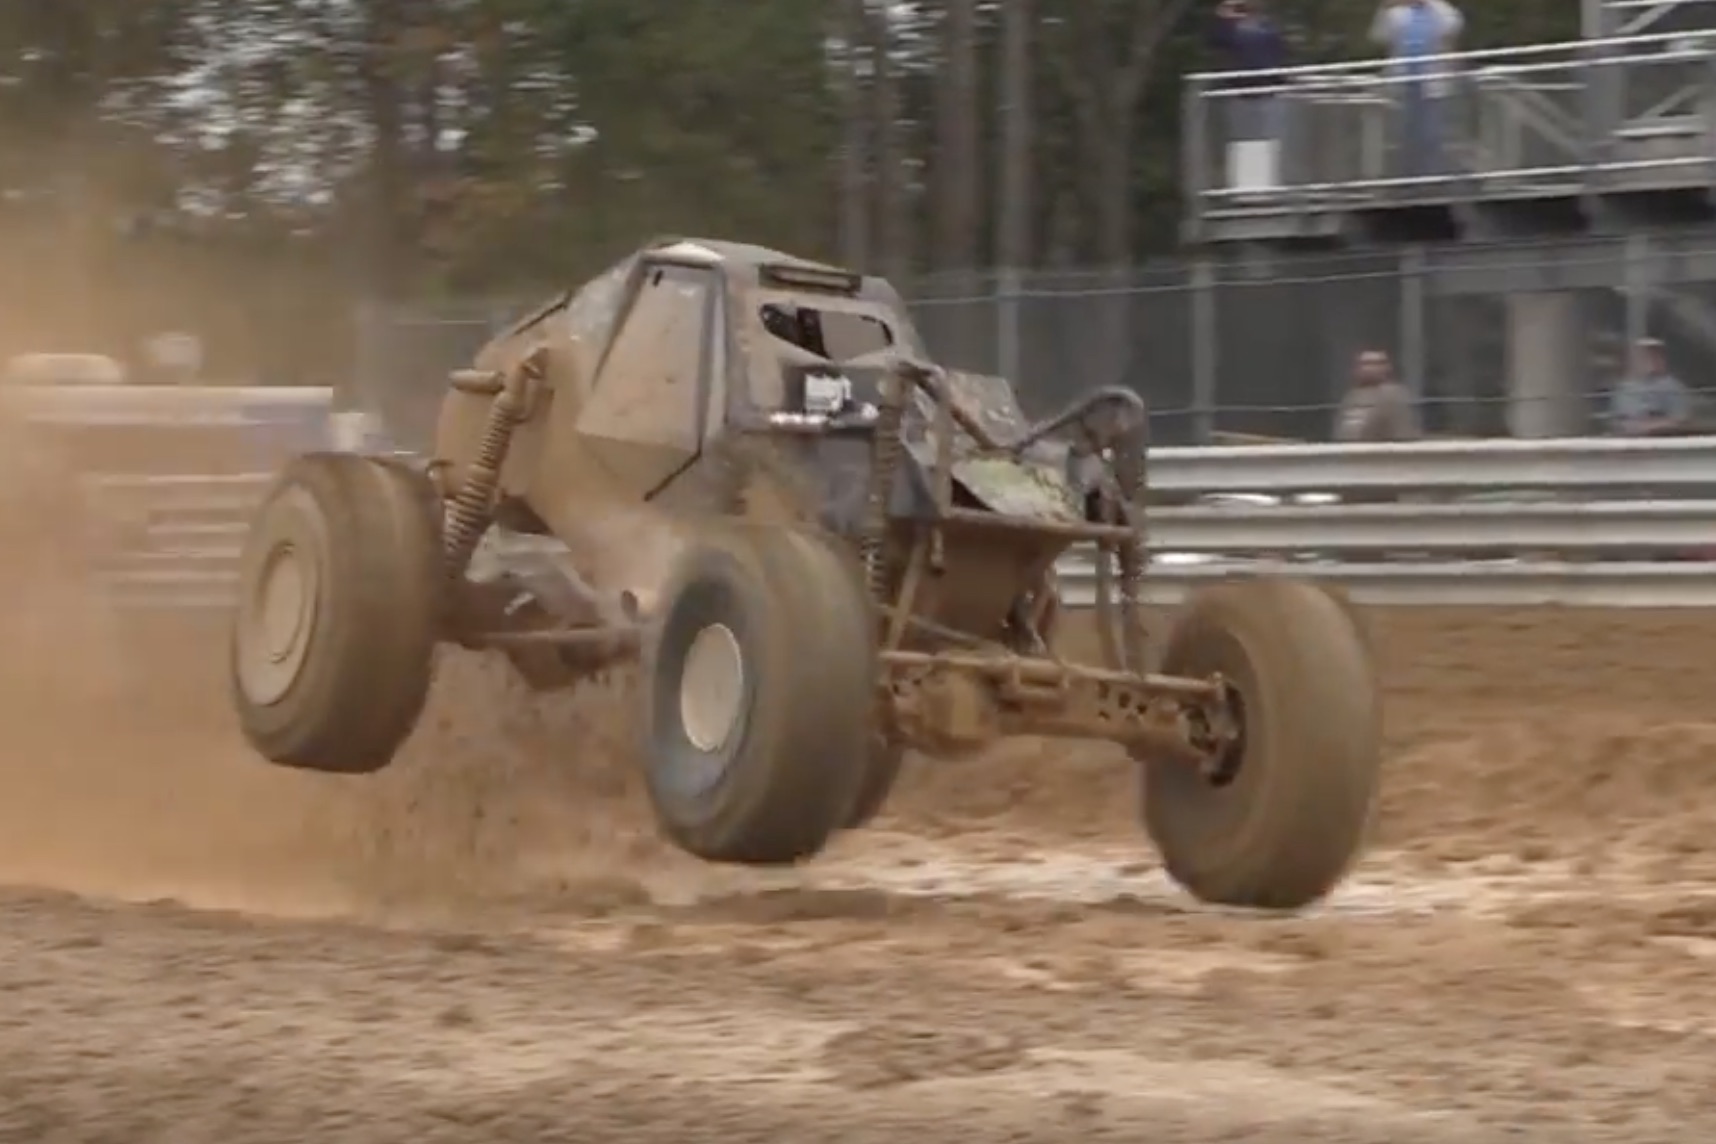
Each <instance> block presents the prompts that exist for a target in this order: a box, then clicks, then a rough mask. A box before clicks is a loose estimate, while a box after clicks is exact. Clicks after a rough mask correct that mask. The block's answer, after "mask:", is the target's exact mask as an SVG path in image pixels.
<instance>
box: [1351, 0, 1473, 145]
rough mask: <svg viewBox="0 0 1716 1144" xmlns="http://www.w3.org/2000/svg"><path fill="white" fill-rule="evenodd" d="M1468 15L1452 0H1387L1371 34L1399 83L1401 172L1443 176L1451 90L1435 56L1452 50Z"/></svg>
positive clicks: (1443, 66) (1375, 20)
mask: <svg viewBox="0 0 1716 1144" xmlns="http://www.w3.org/2000/svg"><path fill="white" fill-rule="evenodd" d="M1465 26H1466V20H1465V17H1464V16H1462V15H1461V14H1460V10H1459V9H1458V8H1456V7H1454V5H1453V4H1451V3H1449V2H1448V0H1383V2H1382V7H1380V8H1378V9H1377V11H1376V18H1375V19H1374V20H1372V21H1371V26H1370V36H1371V39H1373V40H1375V41H1376V42H1377V43H1378V44H1380V45H1381V46H1382V47H1383V48H1385V49H1386V50H1387V51H1388V55H1389V59H1390V65H1389V69H1388V75H1389V77H1390V79H1391V80H1392V81H1393V82H1394V84H1395V85H1397V90H1398V92H1399V95H1398V97H1397V99H1396V101H1395V102H1396V105H1397V106H1398V107H1399V109H1400V155H1401V173H1402V174H1403V175H1407V176H1410V177H1415V176H1429V175H1440V174H1443V173H1444V172H1445V170H1446V164H1445V161H1444V156H1443V153H1442V123H1443V118H1444V117H1443V110H1442V101H1443V99H1444V98H1445V97H1446V96H1447V94H1448V79H1447V71H1448V68H1447V65H1446V64H1444V63H1441V62H1438V61H1436V60H1434V59H1432V58H1431V57H1434V56H1438V55H1442V54H1444V53H1447V52H1451V51H1453V50H1454V44H1455V41H1456V40H1457V39H1458V37H1459V35H1460V32H1461V31H1462V30H1463V29H1464V28H1465Z"/></svg>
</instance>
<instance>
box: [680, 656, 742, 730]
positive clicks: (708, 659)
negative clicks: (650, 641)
mask: <svg viewBox="0 0 1716 1144" xmlns="http://www.w3.org/2000/svg"><path fill="white" fill-rule="evenodd" d="M744 696H745V655H744V653H743V652H742V651H740V650H739V638H738V637H737V636H735V635H734V634H733V631H732V629H731V628H728V627H727V626H726V625H725V624H710V625H709V626H708V627H706V628H704V629H703V630H702V631H700V632H698V633H697V635H696V637H695V638H694V639H693V640H692V641H691V646H690V647H689V648H688V649H686V652H685V666H684V667H683V668H682V669H681V671H680V675H679V722H680V725H681V726H682V727H684V728H685V737H686V738H687V739H689V740H691V745H692V746H694V747H696V748H697V749H698V750H699V751H709V752H714V751H718V750H720V749H721V748H722V747H724V746H726V745H727V740H728V739H729V738H730V737H731V736H732V734H733V731H734V728H736V727H737V726H738V724H739V712H740V710H741V708H742V707H743V705H744Z"/></svg>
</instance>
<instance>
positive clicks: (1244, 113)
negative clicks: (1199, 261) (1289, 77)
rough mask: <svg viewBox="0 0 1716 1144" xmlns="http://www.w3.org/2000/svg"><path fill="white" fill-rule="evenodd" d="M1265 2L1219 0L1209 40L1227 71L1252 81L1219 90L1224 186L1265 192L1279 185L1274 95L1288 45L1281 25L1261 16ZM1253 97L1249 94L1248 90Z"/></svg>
mask: <svg viewBox="0 0 1716 1144" xmlns="http://www.w3.org/2000/svg"><path fill="white" fill-rule="evenodd" d="M1263 3H1264V0H1222V2H1221V4H1220V5H1219V6H1218V7H1217V8H1216V10H1215V24H1214V26H1213V27H1212V28H1211V31H1210V38H1211V42H1212V43H1213V45H1214V46H1215V48H1216V50H1217V51H1219V52H1221V53H1222V56H1223V65H1222V66H1223V67H1224V69H1225V70H1228V71H1238V72H1250V73H1252V74H1251V75H1248V76H1245V77H1243V78H1239V79H1235V80H1231V81H1228V82H1227V83H1224V84H1222V85H1221V86H1222V88H1223V89H1224V90H1226V91H1231V92H1238V93H1239V94H1235V95H1229V96H1227V97H1226V99H1225V100H1224V102H1225V103H1226V104H1227V122H1228V135H1227V141H1228V150H1227V154H1228V184H1229V185H1230V186H1236V187H1240V186H1243V187H1248V188H1255V189H1263V187H1264V186H1273V185H1274V184H1275V183H1276V182H1277V181H1278V179H1277V171H1278V165H1279V153H1280V151H1279V149H1280V142H1281V133H1282V130H1281V129H1282V122H1283V116H1282V108H1283V106H1284V105H1283V102H1282V99H1281V96H1280V93H1279V92H1278V91H1272V90H1270V89H1271V88H1279V87H1280V86H1281V84H1283V83H1284V82H1286V77H1285V76H1283V75H1282V74H1281V69H1282V68H1284V67H1286V66H1287V40H1286V37H1285V36H1283V35H1282V34H1281V28H1280V25H1278V24H1277V23H1276V22H1275V20H1274V19H1273V18H1272V17H1271V16H1270V15H1269V13H1268V12H1267V11H1265V9H1264V6H1263ZM1253 88H1255V89H1258V90H1257V93H1256V94H1248V92H1249V90H1250V89H1253Z"/></svg>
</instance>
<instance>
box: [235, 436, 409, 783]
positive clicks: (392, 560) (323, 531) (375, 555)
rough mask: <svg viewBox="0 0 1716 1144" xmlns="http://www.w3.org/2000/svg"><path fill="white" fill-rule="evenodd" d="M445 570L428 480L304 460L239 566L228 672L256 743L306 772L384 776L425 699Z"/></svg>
mask: <svg viewBox="0 0 1716 1144" xmlns="http://www.w3.org/2000/svg"><path fill="white" fill-rule="evenodd" d="M440 567H441V566H440V527H439V522H438V521H437V519H436V517H435V513H434V501H433V497H432V496H431V495H428V493H427V490H426V488H425V487H424V480H423V478H422V477H421V476H419V475H418V474H415V473H412V472H410V471H408V470H406V469H404V468H402V467H400V466H398V465H396V464H392V463H390V462H386V461H382V460H378V459H375V458H370V457H363V456H357V455H354V454H346V453H315V454H310V455H307V456H304V457H300V458H298V459H297V460H295V461H293V462H292V463H291V465H289V466H288V467H287V469H286V471H285V472H284V473H283V474H282V475H281V477H280V479H279V481H278V482H276V484H275V486H274V488H273V489H272V491H271V492H270V493H269V494H268V496H267V497H266V498H265V499H264V501H263V503H262V505H261V507H260V508H259V509H258V510H257V514H256V516H255V518H254V520H253V521H252V524H251V527H250V531H249V534H248V535H247V537H246V540H245V546H244V554H243V556H242V558H241V564H240V574H239V575H240V579H239V601H238V608H237V613H236V615H235V617H234V620H233V626H232V631H231V637H230V640H229V648H230V656H229V661H228V662H229V667H230V672H229V674H230V690H231V694H232V698H233V703H234V705H235V707H236V708H237V712H238V717H239V724H240V727H241V728H242V730H243V732H244V736H245V738H246V739H247V740H248V741H249V742H250V744H251V746H252V747H254V748H255V749H256V751H257V752H258V753H259V754H261V755H262V756H263V757H264V758H266V759H268V760H269V761H271V762H274V763H278V764H280V765H282V766H289V767H301V768H304V769H306V770H314V771H328V772H336V773H344V774H368V773H372V772H375V771H378V770H380V769H381V768H383V767H384V766H386V765H387V764H388V762H389V761H391V760H392V758H393V756H394V755H395V753H397V751H398V750H399V748H400V746H401V745H402V744H403V743H404V742H405V739H406V738H407V737H408V736H409V735H410V734H411V731H412V730H413V728H414V727H415V726H416V724H417V720H418V717H419V716H420V715H421V714H422V712H423V706H424V703H425V702H426V700H427V698H428V694H429V684H430V680H431V677H432V675H433V670H434V656H435V645H436V642H437V638H438V635H439V628H440V617H441V612H440V602H441V598H442V594H441V576H440Z"/></svg>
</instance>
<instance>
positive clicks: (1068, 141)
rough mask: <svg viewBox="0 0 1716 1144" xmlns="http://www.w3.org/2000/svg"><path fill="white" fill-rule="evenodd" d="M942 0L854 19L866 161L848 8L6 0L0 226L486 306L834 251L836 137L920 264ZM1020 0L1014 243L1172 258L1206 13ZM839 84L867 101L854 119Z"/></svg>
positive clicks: (1521, 11) (990, 140)
mask: <svg viewBox="0 0 1716 1144" xmlns="http://www.w3.org/2000/svg"><path fill="white" fill-rule="evenodd" d="M948 2H949V0H914V2H899V0H895V2H892V3H888V4H885V5H884V4H882V3H881V2H880V0H870V3H869V5H868V15H867V18H868V20H869V21H870V22H871V24H872V25H875V23H876V22H877V21H887V23H888V25H889V27H888V28H887V29H886V30H887V32H888V35H887V37H886V39H887V41H888V42H889V43H890V44H891V48H890V49H889V52H888V54H887V55H886V56H885V57H882V58H881V60H880V62H881V63H882V64H883V65H885V66H886V68H887V69H888V71H889V73H890V76H891V79H892V90H893V97H892V99H893V104H894V106H895V107H896V108H897V114H898V121H897V123H896V125H895V126H896V128H897V130H896V131H895V133H894V134H895V136H896V137H897V138H898V139H899V140H901V141H902V144H903V146H904V147H905V153H904V154H903V155H899V156H896V157H895V158H894V159H893V160H892V162H893V166H891V167H888V168H886V169H884V168H883V166H882V164H881V160H880V158H879V157H878V155H877V153H876V145H877V140H878V139H879V137H880V134H881V133H880V132H879V130H878V127H879V125H878V124H877V123H876V122H875V121H874V118H873V109H874V107H875V101H874V100H873V99H872V98H871V95H870V94H869V93H871V92H872V90H873V87H874V83H875V80H876V64H877V63H878V59H877V58H876V57H874V56H872V55H870V54H867V53H862V52H859V53H854V52H849V51H846V50H844V48H843V42H842V41H841V40H840V39H839V36H840V35H841V31H840V29H841V28H842V24H841V20H842V19H843V18H844V17H845V16H847V15H849V14H850V12H851V10H852V0H745V2H743V3H739V2H736V0H409V2H407V0H337V2H336V0H246V2H245V3H242V4H240V3H235V2H232V0H76V2H75V3H74V2H73V0H6V2H5V3H3V4H0V188H3V189H4V191H5V192H6V198H5V200H4V204H5V205H4V206H0V225H4V224H5V223H7V222H11V223H14V224H19V225H22V226H25V227H29V228H35V229H37V230H39V229H40V228H41V226H42V224H43V220H44V219H57V220H59V221H58V222H57V223H55V225H61V224H65V225H69V224H67V223H66V220H67V219H76V220H78V221H77V224H76V225H77V227H78V228H81V230H80V233H82V234H84V236H85V239H84V240H85V241H86V244H87V242H88V241H93V240H92V239H89V235H90V234H98V235H113V234H118V235H123V236H126V237H125V239H124V241H125V242H128V243H131V244H132V245H131V246H128V247H125V248H124V251H130V252H136V251H151V252H154V254H153V255H151V256H152V257H153V256H155V255H159V256H160V257H163V258H173V257H179V262H180V264H182V265H187V266H188V265H192V264H194V265H196V266H198V267H217V266H219V265H222V264H223V260H224V262H225V263H227V264H230V265H232V266H234V267H239V268H244V269H246V270H247V271H249V270H254V268H255V267H258V266H275V267H278V266H281V265H287V264H289V265H290V266H291V267H292V272H291V274H290V275H284V276H283V275H280V274H278V273H276V274H275V275H274V278H275V279H276V280H283V279H290V280H292V281H303V282H309V283H320V285H318V286H315V287H313V288H314V289H315V290H317V291H319V292H320V296H321V297H327V296H346V295H356V294H375V293H396V294H417V295H422V294H432V293H449V294H450V293H468V292H489V293H502V292H504V293H515V292H517V291H520V290H531V289H535V288H538V287H540V286H543V285H546V284H548V283H551V282H552V283H558V282H563V281H565V280H567V279H569V278H573V277H576V276H577V275H580V274H583V273H585V272H587V271H590V270H592V269H594V268H596V267H598V266H600V265H602V264H604V263H605V262H606V261H608V260H609V259H611V258H612V257H613V256H614V255H615V254H617V253H618V252H619V251H621V250H623V249H626V248H629V247H631V246H633V245H634V244H636V243H637V242H638V241H639V240H641V239H643V238H646V237H648V236H651V235H654V234H659V233H667V232H677V233H718V234H730V235H736V236H742V237H745V238H749V239H754V240H757V241H761V242H764V243H769V244H773V245H778V246H782V247H787V248H790V249H793V250H799V251H807V252H810V253H814V254H822V255H825V256H831V255H832V254H833V253H834V251H835V250H836V249H837V247H836V242H835V239H836V231H837V228H838V226H839V220H840V217H841V212H840V210H839V203H840V197H841V194H842V187H841V185H840V176H841V170H842V168H841V164H840V163H839V162H838V157H839V153H840V150H841V147H842V145H843V140H845V139H858V140H860V141H862V145H863V146H865V147H867V148H868V150H867V151H866V154H867V155H868V157H869V161H868V163H867V165H866V169H867V171H868V175H867V178H866V182H865V184H864V186H862V187H861V188H859V190H860V191H861V192H862V193H863V194H864V195H865V196H867V201H868V206H867V211H868V212H869V213H871V214H874V213H875V212H876V211H878V210H883V209H894V207H893V206H891V205H888V204H896V203H897V204H898V209H899V210H900V211H903V212H904V214H903V215H901V217H899V218H896V219H894V220H893V224H892V229H889V228H885V227H874V226H873V227H872V229H873V230H877V231H886V232H887V233H898V234H902V235H907V236H916V240H915V241H913V242H912V243H911V247H912V249H911V251H908V253H910V254H915V263H916V265H917V266H919V267H920V268H922V269H941V267H936V266H933V265H930V264H929V262H928V261H927V259H926V257H925V254H926V251H927V246H926V243H925V242H924V241H922V239H923V236H925V235H926V234H927V232H928V231H929V229H930V227H929V223H930V221H931V219H930V205H931V204H932V203H933V202H935V201H937V199H936V195H935V194H934V193H933V191H934V188H935V187H936V186H937V185H939V184H938V180H941V179H945V178H946V176H947V173H948V163H947V161H946V160H945V159H944V158H942V157H940V156H939V155H938V149H937V146H936V140H937V137H938V133H937V130H936V124H937V123H938V122H940V120H938V108H942V109H943V113H945V107H946V106H947V105H946V104H945V103H944V102H942V96H943V95H944V94H945V90H946V89H945V86H944V85H945V83H946V79H945V77H946V74H947V73H948V72H949V70H950V69H949V68H948V67H947V66H946V65H947V62H948V61H947V58H946V46H947V43H948V40H947V39H946V38H945V37H944V36H943V28H944V16H945V9H944V5H945V4H946V3H948ZM1032 2H1033V3H1034V5H1035V13H1034V19H1033V21H1032V24H1031V29H1032V31H1031V34H1032V39H1033V41H1034V42H1033V44H1032V76H1031V78H1032V84H1031V87H1032V103H1033V105H1034V138H1035V142H1034V146H1033V149H1032V150H1033V154H1032V163H1031V166H1032V169H1033V183H1034V188H1033V194H1032V196H1031V199H1032V227H1031V230H1032V232H1033V233H1034V235H1035V236H1036V239H1035V246H1036V249H1037V254H1038V257H1039V258H1040V259H1050V258H1061V259H1065V260H1070V261H1085V262H1091V261H1098V262H1113V261H1116V260H1122V261H1123V260H1125V259H1128V258H1133V257H1138V256H1143V255H1146V254H1149V253H1152V252H1160V251H1166V250H1170V249H1171V248H1172V246H1173V243H1174V233H1175V223H1176V219H1177V204H1176V202H1175V195H1176V189H1177V187H1178V185H1179V177H1178V166H1179V162H1178V161H1179V148H1178V132H1179V107H1178V104H1179V90H1180V86H1179V77H1180V76H1181V75H1182V74H1184V72H1186V71H1187V70H1191V69H1196V68H1198V67H1204V66H1208V65H1209V64H1211V63H1212V61H1211V59H1210V54H1209V50H1208V48H1207V45H1206V44H1205V42H1204V29H1205V20H1206V18H1207V12H1206V11H1205V7H1206V5H1207V4H1208V3H1211V2H1213V0H1199V2H1198V3H1193V2H1192V0H1032ZM1001 3H1002V0H980V2H979V3H978V7H977V12H978V35H977V42H976V45H975V52H976V60H977V67H976V71H977V76H978V91H979V97H978V104H979V110H978V114H977V117H976V119H975V121H972V122H968V123H966V124H965V125H964V126H963V127H960V128H958V130H965V131H970V132H975V133H977V134H978V135H979V138H980V141H979V145H978V147H977V148H976V151H977V154H978V155H979V156H980V160H979V161H980V163H981V164H982V165H983V169H984V176H983V178H982V179H981V180H980V185H981V191H982V193H981V199H982V201H981V203H980V204H979V205H978V208H977V214H978V216H979V217H973V218H971V219H969V220H967V223H966V225H969V226H970V227H971V228H973V233H974V234H975V235H976V236H977V238H978V241H977V242H976V246H977V249H979V250H980V251H983V252H985V253H984V254H983V256H982V257H983V258H985V259H986V258H987V257H988V254H987V252H988V251H989V250H990V249H991V246H992V243H991V238H990V236H991V235H992V234H993V232H994V229H995V218H994V216H995V213H996V210H997V204H996V199H995V194H994V191H993V187H994V185H995V183H996V179H995V178H994V177H992V176H991V172H992V171H994V170H995V169H996V163H997V159H998V156H999V154H1000V150H1001V139H1000V131H999V127H998V124H997V117H996V114H995V111H994V109H995V107H996V105H997V104H998V103H999V101H1000V95H1001V90H1000V83H999V79H998V73H999V71H1000V64H999V61H1000V50H999V38H1000V32H999V26H1000V13H1001ZM1275 8H1276V10H1277V12H1278V13H1279V15H1280V16H1281V17H1282V19H1283V20H1285V21H1286V22H1287V23H1288V24H1289V25H1290V26H1291V27H1292V28H1293V29H1294V32H1295V37H1294V40H1295V51H1296V54H1297V56H1298V58H1299V59H1301V60H1304V61H1314V60H1326V59H1339V58H1350V57H1353V56H1355V55H1361V56H1362V55H1364V54H1368V53H1369V52H1370V51H1371V50H1372V49H1371V48H1370V47H1369V46H1368V45H1366V44H1365V43H1364V32H1365V29H1366V28H1367V26H1368V23H1369V20H1370V16H1371V13H1372V11H1373V7H1372V4H1371V3H1370V2H1369V0H1276V2H1275ZM1577 8H1578V6H1577V5H1576V4H1574V3H1572V0H1493V2H1492V3H1488V4H1483V5H1479V4H1476V3H1469V4H1467V5H1466V11H1467V15H1468V18H1469V20H1470V22H1471V27H1470V29H1469V34H1468V36H1467V37H1466V43H1467V45H1468V46H1488V45H1496V44H1502V43H1509V42H1523V41H1531V40H1543V39H1557V38H1567V37H1570V36H1572V35H1575V34H1576V33H1577ZM873 31H874V28H873V29H872V32H873ZM847 32H848V33H849V32H850V29H847ZM871 38H873V35H872V37H871ZM851 83H856V84H858V85H859V86H860V88H862V90H863V92H864V93H865V94H864V95H863V98H862V99H861V100H860V104H859V105H860V107H861V109H869V110H868V111H867V112H866V113H867V114H870V115H871V119H870V121H868V122H866V123H862V124H858V125H857V126H856V129H855V131H849V130H848V129H847V128H848V126H850V125H847V124H845V123H844V121H843V114H844V108H845V107H846V106H847V105H846V102H845V101H844V99H843V92H845V91H846V90H847V87H848V85H849V84H851ZM889 186H891V187H893V188H895V189H896V190H897V191H898V192H899V193H898V194H894V195H886V196H885V195H882V194H881V190H882V188H884V187H889ZM939 225H940V226H941V227H942V228H943V230H944V231H945V228H946V226H947V225H948V223H947V219H946V217H945V211H944V212H943V216H942V221H941V223H940V224H939ZM74 229H75V228H74ZM193 247H194V248H196V249H197V250H198V251H199V253H198V254H197V255H196V256H195V257H194V258H189V257H181V256H178V255H174V254H173V253H172V252H174V251H180V252H183V251H185V250H188V249H191V248H193ZM78 249H79V250H80V251H81V252H82V253H81V254H79V257H85V256H90V255H89V252H88V251H87V250H86V249H84V248H81V247H80V248H78ZM91 257H92V256H91ZM103 257H105V258H106V259H107V261H108V263H109V264H111V263H112V262H114V260H115V259H118V260H124V259H126V258H130V257H131V255H130V254H127V253H121V254H114V253H113V252H111V251H109V252H107V253H105V254H104V255H103ZM202 272H203V271H202V270H200V269H199V271H198V273H202ZM209 272H210V273H214V271H212V270H211V271H209ZM236 272H237V271H234V273H236ZM199 304H200V303H199ZM187 305H188V304H187ZM193 308H194V307H193Z"/></svg>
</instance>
